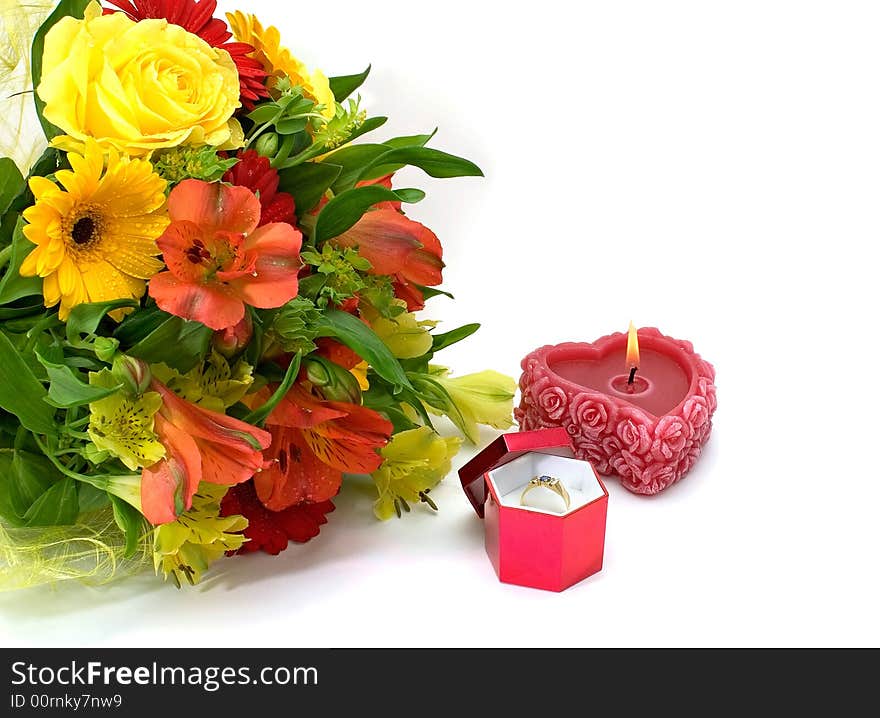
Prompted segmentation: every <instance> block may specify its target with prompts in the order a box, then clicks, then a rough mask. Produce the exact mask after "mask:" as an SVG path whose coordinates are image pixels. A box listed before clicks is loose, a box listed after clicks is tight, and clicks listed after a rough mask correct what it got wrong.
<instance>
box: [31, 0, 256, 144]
mask: <svg viewBox="0 0 880 718" xmlns="http://www.w3.org/2000/svg"><path fill="white" fill-rule="evenodd" d="M37 94H38V95H39V96H40V98H41V99H42V100H43V101H44V102H45V103H46V107H45V109H44V110H43V115H44V116H45V118H46V119H47V120H49V121H50V122H52V123H53V124H55V125H57V126H58V127H60V128H61V130H63V131H64V132H65V133H66V134H67V136H68V141H67V142H66V143H65V140H64V139H61V140H60V143H56V144H57V145H58V146H61V147H62V148H64V149H68V150H69V149H77V148H78V143H82V142H85V141H86V140H87V139H88V138H89V137H93V138H99V141H100V143H101V145H102V147H104V148H105V149H109V148H111V147H112V148H114V149H116V150H118V151H119V152H124V153H126V154H128V155H132V156H142V155H146V154H147V153H149V152H151V151H152V150H157V149H161V148H163V147H176V146H177V145H181V144H192V145H212V146H214V147H224V148H225V147H229V146H230V145H233V144H235V140H239V142H240V140H241V139H243V138H242V136H241V134H240V133H241V127H240V126H239V125H238V123H237V122H235V121H231V118H232V114H233V112H235V110H236V108H238V107H239V105H240V103H239V81H238V70H237V69H236V67H235V63H234V62H233V61H232V58H231V57H230V56H229V53H228V52H226V51H225V50H220V49H216V48H213V47H211V46H210V45H209V44H208V43H207V42H205V41H204V40H202V39H201V38H200V37H198V36H196V35H193V34H192V33H190V32H187V31H186V30H184V29H183V28H182V27H179V26H178V25H174V24H171V23H169V22H166V21H165V20H152V19H150V20H141V21H140V22H135V21H133V20H131V19H130V18H129V17H127V16H126V15H125V13H121V12H116V13H111V14H109V15H103V14H102V11H101V5H100V4H99V3H97V2H92V3H90V4H89V6H88V7H87V8H86V11H85V17H84V18H83V19H82V20H78V19H76V18H73V17H64V18H62V19H61V20H59V21H58V22H57V23H56V24H55V25H54V26H53V27H52V29H51V30H50V31H49V32H48V33H47V35H46V45H45V50H44V52H43V74H42V77H41V79H40V85H39V87H38V88H37ZM70 140H72V142H71V141H70Z"/></svg>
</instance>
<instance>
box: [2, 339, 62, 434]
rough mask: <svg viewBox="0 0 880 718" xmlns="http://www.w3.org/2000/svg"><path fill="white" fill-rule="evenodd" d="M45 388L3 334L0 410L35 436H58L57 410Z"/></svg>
mask: <svg viewBox="0 0 880 718" xmlns="http://www.w3.org/2000/svg"><path fill="white" fill-rule="evenodd" d="M46 396H47V392H46V389H45V388H44V387H43V385H42V384H41V383H40V382H39V381H37V378H36V376H34V373H33V372H32V371H31V369H30V367H28V365H27V364H26V363H25V361H24V359H23V358H22V357H21V354H19V352H18V350H16V348H15V347H14V346H13V344H12V342H10V341H9V337H7V336H6V334H5V333H3V332H0V408H3V409H5V410H6V411H8V412H9V413H10V414H15V415H16V416H17V417H18V420H19V421H20V422H21V425H22V426H23V427H24V428H25V429H29V430H31V431H33V432H34V433H35V434H55V433H56V431H57V430H56V427H55V410H54V409H53V408H52V407H50V406H49V405H48V404H47V403H46V401H45V398H46Z"/></svg>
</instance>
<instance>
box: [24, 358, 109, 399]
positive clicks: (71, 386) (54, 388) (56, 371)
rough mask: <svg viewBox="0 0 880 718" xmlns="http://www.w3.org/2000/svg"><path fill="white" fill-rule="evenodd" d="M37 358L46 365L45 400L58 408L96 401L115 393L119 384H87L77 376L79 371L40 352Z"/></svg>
mask: <svg viewBox="0 0 880 718" xmlns="http://www.w3.org/2000/svg"><path fill="white" fill-rule="evenodd" d="M36 354H37V359H39V361H40V363H41V364H42V365H43V366H44V367H46V373H47V374H48V375H49V395H48V396H47V397H46V399H45V401H47V402H48V403H49V404H51V405H52V406H54V407H57V408H59V409H70V408H72V407H74V406H83V405H84V404H90V403H91V402H93V401H98V400H99V399H103V398H104V397H106V396H110V395H111V394H115V393H116V392H117V391H118V390H119V389H120V387H121V386H122V385H121V384H119V385H117V386H115V387H107V388H104V387H99V386H92V385H91V384H87V383H86V382H84V381H83V380H82V379H80V378H79V372H77V371H74V370H73V369H72V368H71V367H69V366H67V365H66V364H59V363H56V362H53V361H50V360H49V359H48V358H46V357H45V356H44V354H42V353H40V352H36Z"/></svg>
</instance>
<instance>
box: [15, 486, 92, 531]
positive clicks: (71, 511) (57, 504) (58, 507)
mask: <svg viewBox="0 0 880 718" xmlns="http://www.w3.org/2000/svg"><path fill="white" fill-rule="evenodd" d="M78 515H79V498H78V497H77V493H76V481H74V480H73V479H71V478H70V477H69V476H65V477H64V478H63V479H61V481H59V482H57V483H55V484H53V485H52V486H51V487H49V489H48V490H47V491H46V492H45V493H44V494H43V495H42V496H40V498H38V499H37V500H36V501H34V503H33V504H31V507H30V508H29V509H28V510H27V512H26V513H25V515H24V525H25V526H64V525H66V524H72V523H74V522H75V521H76V517H77V516H78Z"/></svg>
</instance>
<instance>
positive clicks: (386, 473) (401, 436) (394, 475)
mask: <svg viewBox="0 0 880 718" xmlns="http://www.w3.org/2000/svg"><path fill="white" fill-rule="evenodd" d="M460 446H461V439H459V438H458V437H450V438H443V437H441V436H439V435H438V434H436V433H435V432H434V430H433V429H431V428H430V427H428V426H421V427H419V428H418V429H411V430H409V431H401V432H400V433H398V434H395V435H394V436H392V437H391V441H390V442H389V443H388V445H387V446H385V447H383V448H382V451H381V453H382V457H383V458H384V461H383V462H382V466H380V467H379V468H378V469H377V470H376V471H374V472H373V473H372V474H371V476H372V477H373V481H374V482H375V483H376V491H378V493H379V498H378V499H376V502H375V503H374V504H373V512H374V513H375V514H376V517H377V518H379V519H381V520H382V521H386V520H388V519H390V518H391V517H392V516H393V515H394V514H395V513H396V514H397V515H398V516H400V510H401V507H403V510H404V511H406V510H408V509H409V503H410V502H418V501H427V498H426V497H427V492H428V491H430V490H431V489H433V488H434V487H435V486H436V485H437V484H439V483H440V482H441V481H442V480H443V478H444V477H445V476H446V474H448V473H449V471H450V470H451V469H452V458H453V457H454V456H455V454H456V453H457V452H458V449H459V447H460Z"/></svg>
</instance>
